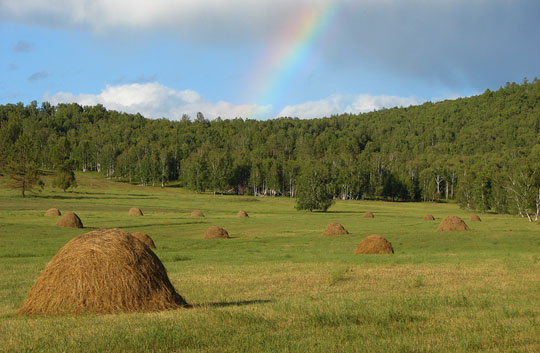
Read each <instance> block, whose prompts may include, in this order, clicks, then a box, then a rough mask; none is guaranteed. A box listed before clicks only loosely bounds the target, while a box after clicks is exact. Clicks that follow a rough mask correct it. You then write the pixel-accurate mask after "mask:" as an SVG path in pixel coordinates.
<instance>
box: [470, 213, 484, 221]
mask: <svg viewBox="0 0 540 353" xmlns="http://www.w3.org/2000/svg"><path fill="white" fill-rule="evenodd" d="M471 222H482V219H481V218H480V216H479V215H477V214H473V215H472V216H471Z"/></svg>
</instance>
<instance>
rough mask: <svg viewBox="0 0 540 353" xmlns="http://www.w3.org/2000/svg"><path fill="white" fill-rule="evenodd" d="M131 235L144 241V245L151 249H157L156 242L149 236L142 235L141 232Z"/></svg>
mask: <svg viewBox="0 0 540 353" xmlns="http://www.w3.org/2000/svg"><path fill="white" fill-rule="evenodd" d="M131 235H133V236H134V237H135V238H137V239H139V240H140V241H142V242H143V244H144V245H146V246H148V247H149V248H150V249H155V248H156V244H154V241H153V240H152V238H150V236H149V235H148V234H144V233H141V232H133V233H131Z"/></svg>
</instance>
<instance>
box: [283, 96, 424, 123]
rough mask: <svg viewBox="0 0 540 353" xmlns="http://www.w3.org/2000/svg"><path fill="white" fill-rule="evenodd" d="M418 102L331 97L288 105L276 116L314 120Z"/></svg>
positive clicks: (385, 97)
mask: <svg viewBox="0 0 540 353" xmlns="http://www.w3.org/2000/svg"><path fill="white" fill-rule="evenodd" d="M419 103H420V101H419V100H418V99H416V98H412V97H409V98H407V97H397V96H384V95H382V96H372V95H369V94H360V95H339V94H335V95H331V96H329V97H327V98H325V99H322V100H319V101H313V102H306V103H302V104H297V105H288V106H286V107H285V108H283V110H282V111H281V112H280V113H279V114H278V116H290V117H298V118H302V119H314V118H321V117H324V116H331V115H333V114H342V113H353V114H357V113H365V112H370V111H373V110H379V109H382V108H392V107H400V106H404V107H406V106H409V105H415V104H419Z"/></svg>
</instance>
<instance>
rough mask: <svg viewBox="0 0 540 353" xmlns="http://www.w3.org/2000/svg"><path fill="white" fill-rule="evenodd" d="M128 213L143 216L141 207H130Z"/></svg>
mask: <svg viewBox="0 0 540 353" xmlns="http://www.w3.org/2000/svg"><path fill="white" fill-rule="evenodd" d="M129 215H130V216H144V215H143V213H142V211H141V209H140V208H137V207H131V208H130V209H129Z"/></svg>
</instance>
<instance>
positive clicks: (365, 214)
mask: <svg viewBox="0 0 540 353" xmlns="http://www.w3.org/2000/svg"><path fill="white" fill-rule="evenodd" d="M362 218H375V216H374V215H373V213H371V212H369V211H367V212H366V213H364V215H363V216H362Z"/></svg>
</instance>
